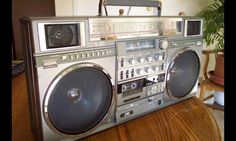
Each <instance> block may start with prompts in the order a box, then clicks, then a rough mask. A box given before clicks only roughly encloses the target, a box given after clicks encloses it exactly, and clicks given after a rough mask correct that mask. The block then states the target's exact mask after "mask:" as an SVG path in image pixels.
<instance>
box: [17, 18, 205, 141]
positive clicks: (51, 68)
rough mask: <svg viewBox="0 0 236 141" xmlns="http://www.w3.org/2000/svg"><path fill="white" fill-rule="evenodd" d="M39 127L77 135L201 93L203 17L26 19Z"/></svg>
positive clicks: (46, 140) (52, 133) (50, 136)
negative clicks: (199, 86) (199, 87)
mask: <svg viewBox="0 0 236 141" xmlns="http://www.w3.org/2000/svg"><path fill="white" fill-rule="evenodd" d="M20 22H21V28H22V41H23V47H24V52H25V61H26V77H27V89H28V98H29V108H30V118H31V127H32V131H33V133H34V135H35V137H36V139H37V140H38V141H69V140H71V141H72V140H77V139H80V138H84V137H86V136H88V135H91V134H93V133H96V132H100V131H102V130H104V129H107V128H110V127H113V126H116V125H118V124H121V123H124V122H127V121H129V120H132V119H134V118H138V117H140V116H143V115H145V114H147V113H150V112H153V111H157V110H159V109H161V108H164V107H166V106H168V105H172V104H174V103H177V102H180V101H182V100H184V99H187V98H190V97H192V96H194V95H195V94H196V92H197V83H198V76H199V70H200V56H201V50H202V46H203V36H202V24H203V21H202V19H200V18H197V17H155V16H146V17H138V16H122V17H119V16H115V17H41V18H40V17H31V18H27V17H24V18H22V19H21V20H20Z"/></svg>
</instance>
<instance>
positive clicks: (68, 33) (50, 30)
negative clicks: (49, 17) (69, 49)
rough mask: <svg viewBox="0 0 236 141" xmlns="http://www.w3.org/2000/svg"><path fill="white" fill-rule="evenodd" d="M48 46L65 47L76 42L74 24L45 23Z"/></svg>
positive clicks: (76, 36) (75, 27)
mask: <svg viewBox="0 0 236 141" xmlns="http://www.w3.org/2000/svg"><path fill="white" fill-rule="evenodd" d="M45 30H46V37H47V39H46V41H47V47H48V48H55V47H66V46H73V45H77V44H78V35H77V32H78V30H77V25H76V24H56V25H45Z"/></svg>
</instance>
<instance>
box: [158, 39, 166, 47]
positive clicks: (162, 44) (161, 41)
mask: <svg viewBox="0 0 236 141" xmlns="http://www.w3.org/2000/svg"><path fill="white" fill-rule="evenodd" d="M167 47H168V42H167V41H166V40H160V41H159V48H160V49H167Z"/></svg>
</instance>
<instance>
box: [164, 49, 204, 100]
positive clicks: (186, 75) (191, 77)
mask: <svg viewBox="0 0 236 141" xmlns="http://www.w3.org/2000/svg"><path fill="white" fill-rule="evenodd" d="M172 63H173V64H172V65H170V66H169V68H168V74H167V75H168V77H169V78H167V79H168V80H167V85H166V88H167V92H168V94H169V95H171V96H172V97H174V98H181V97H184V96H186V95H188V94H189V93H190V92H191V90H192V89H193V87H194V86H195V84H196V81H197V79H198V75H199V70H200V61H199V58H198V55H197V54H196V53H195V52H194V51H191V50H187V51H185V52H183V53H181V54H179V55H178V56H177V57H176V58H175V59H174V60H173V62H172Z"/></svg>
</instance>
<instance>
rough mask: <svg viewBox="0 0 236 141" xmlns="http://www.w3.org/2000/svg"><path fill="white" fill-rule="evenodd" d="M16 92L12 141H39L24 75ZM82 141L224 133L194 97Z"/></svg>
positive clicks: (164, 140) (149, 140)
mask: <svg viewBox="0 0 236 141" xmlns="http://www.w3.org/2000/svg"><path fill="white" fill-rule="evenodd" d="M12 92H13V96H12V130H13V132H12V141H35V140H34V138H33V135H32V132H31V130H30V122H29V111H28V100H27V93H26V82H25V75H24V74H22V75H19V76H17V77H16V78H14V79H13V81H12ZM82 140H83V141H144V140H145V141H220V132H219V128H218V126H217V123H216V121H215V119H214V117H213V116H212V114H211V112H210V111H209V110H207V108H206V107H205V106H204V105H203V104H202V103H200V102H199V100H198V99H197V98H191V99H189V100H185V101H182V102H181V103H178V104H175V105H173V106H169V107H167V108H164V109H162V110H159V111H156V112H153V113H151V114H148V115H146V116H143V117H141V118H138V119H135V120H133V121H130V122H128V123H125V124H122V125H119V126H116V127H114V128H111V129H108V130H105V131H103V132H100V133H98V134H95V135H91V136H89V137H87V138H84V139H82Z"/></svg>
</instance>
